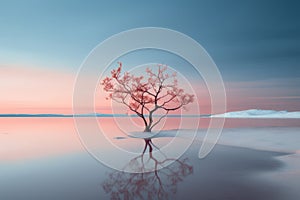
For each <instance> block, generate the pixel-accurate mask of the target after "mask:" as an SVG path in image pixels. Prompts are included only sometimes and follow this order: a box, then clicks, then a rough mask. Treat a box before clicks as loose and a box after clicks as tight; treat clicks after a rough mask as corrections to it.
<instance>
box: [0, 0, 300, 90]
mask: <svg viewBox="0 0 300 200" xmlns="http://www.w3.org/2000/svg"><path fill="white" fill-rule="evenodd" d="M0 5H1V6H0V31H1V32H0V60H1V63H0V64H1V65H7V64H16V65H24V67H25V66H28V65H29V66H31V65H33V66H39V67H40V68H49V69H62V70H65V71H69V72H71V73H74V74H75V73H76V71H77V70H78V69H79V66H80V64H81V63H82V61H83V60H84V58H85V57H86V56H87V55H88V53H89V52H90V51H91V50H92V49H93V48H94V47H95V46H96V45H97V44H99V43H100V42H101V41H103V40H104V39H106V38H108V37H109V36H111V35H113V34H116V33H119V32H121V31H125V30H128V29H131V28H137V27H145V26H157V27H165V28H170V29H174V30H177V31H180V32H182V33H184V34H187V35H189V36H190V37H192V38H193V39H195V40H196V41H198V42H199V43H200V44H201V45H202V46H203V47H204V48H205V49H206V50H207V51H208V53H209V54H210V55H211V57H212V58H213V59H214V61H215V62H216V64H217V66H218V67H219V70H220V71H221V74H222V76H223V78H224V80H225V81H226V82H240V81H243V82H244V81H249V82H252V83H253V82H256V81H268V80H277V82H276V83H277V84H280V88H281V90H282V91H281V92H280V93H278V95H280V96H300V91H299V89H297V88H299V87H298V86H299V83H300V81H299V77H300V76H299V75H300V66H299V63H300V12H299V7H300V2H299V1H289V0H288V1H271V0H270V1H259V0H253V1H230V0H229V1H214V0H212V1H208V0H207V1H200V0H199V1H66V0H65V1H64V0H62V1H58V0H53V1H32V0H28V1H13V0H12V1H5V0H4V1H3V0H2V1H0ZM278 80H280V81H279V83H278ZM291 87H293V88H294V89H293V90H289V91H290V92H283V90H285V89H290V88H291ZM270 95H271V94H270ZM272 95H273V96H274V95H276V93H273V94H272ZM272 95H271V96H272Z"/></svg>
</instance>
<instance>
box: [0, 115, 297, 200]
mask: <svg viewBox="0 0 300 200" xmlns="http://www.w3.org/2000/svg"><path fill="white" fill-rule="evenodd" d="M98 120H99V121H101V122H100V123H101V126H102V129H104V130H105V131H106V132H107V133H108V134H107V137H108V139H109V140H111V141H112V142H113V143H114V145H117V146H118V147H119V148H123V149H125V150H130V151H134V152H136V153H137V154H140V153H141V152H142V150H143V147H144V141H143V140H141V139H122V140H120V139H115V138H116V137H123V136H124V133H122V131H121V130H119V128H118V127H117V126H114V122H113V119H111V118H101V119H98ZM118 120H120V119H118ZM189 120H191V122H188V121H187V123H185V124H184V125H182V126H179V123H178V119H170V120H169V121H167V122H166V124H165V126H164V127H162V128H163V129H167V130H170V129H178V128H180V129H190V128H191V125H190V123H191V124H193V120H194V119H189ZM299 122H300V120H296V119H289V120H280V119H275V120H274V119H251V120H249V119H248V120H247V119H239V120H237V119H228V120H226V123H225V129H224V131H223V133H222V135H221V138H220V140H219V144H225V145H226V146H223V145H217V147H216V148H215V149H214V150H213V151H212V152H211V154H209V156H207V157H206V158H205V159H202V160H200V159H198V151H199V147H200V145H201V140H202V138H203V130H205V128H206V127H207V125H208V123H209V119H201V120H200V126H199V127H200V128H201V130H200V131H199V132H198V136H197V140H195V141H194V143H193V144H192V146H191V147H190V148H189V149H188V150H187V151H186V152H185V154H184V155H183V156H182V157H180V159H179V160H178V161H173V164H171V165H169V166H168V167H167V168H164V169H162V170H159V171H158V175H156V174H155V173H154V172H150V173H144V174H130V173H122V172H118V171H116V170H113V169H110V168H108V167H106V166H104V165H103V164H101V163H100V162H98V161H97V160H95V159H94V158H93V157H91V155H90V154H88V153H87V152H86V151H85V149H84V148H83V147H82V144H81V142H80V140H79V137H78V135H77V133H76V129H75V126H74V121H73V119H71V118H0V124H1V126H0V147H1V151H0V199H9V200H11V199H110V198H113V197H117V195H120V197H122V199H123V198H124V197H126V196H128V197H132V195H133V196H134V197H135V198H137V199H139V197H146V199H147V198H148V197H150V196H147V195H153V196H151V197H153V198H154V199H157V198H161V199H167V198H171V199H182V198H188V199H199V198H200V197H201V198H203V199H226V198H229V199H298V198H297V197H299V196H300V195H299V193H298V192H297V191H295V189H294V188H293V186H292V185H295V183H297V184H299V180H300V173H299V170H298V169H299V167H300V164H299V162H296V161H297V160H298V157H297V156H296V155H298V154H288V155H287V154H286V153H287V152H288V153H290V152H297V151H298V148H297V141H299V138H300V136H299V135H298V134H297V133H298V132H300V131H299V130H300V123H299ZM89 123H90V122H89V120H88V119H87V121H86V124H87V127H89ZM136 123H137V125H138V123H139V122H136ZM140 130H141V127H139V126H137V128H136V131H140ZM131 131H134V130H133V129H132V130H131ZM187 133H188V131H187ZM125 136H126V135H125ZM171 140H172V138H171V137H165V138H156V139H154V140H153V143H155V145H157V146H159V147H162V146H164V145H166V144H168V143H169V142H170V141H171ZM182 140H183V141H184V140H185V139H184V138H183V139H182ZM96 144H99V147H97V148H99V149H102V150H103V151H106V152H108V156H110V157H111V159H120V160H121V159H122V158H118V155H110V154H109V152H110V149H109V148H110V147H107V146H101V141H99V143H96ZM177 145H180V143H178V144H177ZM228 145H230V146H236V147H230V146H228ZM240 147H247V148H248V149H245V148H240ZM249 148H250V149H249ZM254 149H256V150H254ZM262 150H263V151H262ZM266 150H268V151H266ZM147 156H148V154H146V155H145V160H147V159H148V158H149V157H147ZM293 157H294V159H293ZM123 159H124V158H123ZM138 159H140V158H138ZM160 159H162V158H160ZM169 159H173V158H169ZM130 161H132V159H128V160H127V162H126V159H124V160H122V162H123V164H124V167H132V166H130V165H129V163H130ZM135 161H136V160H135ZM139 161H140V160H139ZM160 161H161V160H160ZM179 161H180V162H183V164H182V163H180V162H179ZM120 162H121V161H120ZM151 162H153V159H152V160H151ZM132 163H133V162H131V164H132ZM138 165H140V163H134V166H138ZM149 165H151V163H150V164H149ZM278 171H279V172H280V175H278ZM276 174H277V175H276ZM290 174H293V175H292V176H291V175H290ZM295 177H299V178H298V179H297V178H295ZM280 180H284V181H280ZM117 183H118V184H117ZM262 188H264V189H262ZM117 191H122V192H121V193H120V192H119V193H118V192H117ZM155 191H156V192H155ZM139 193H140V194H139ZM158 194H159V196H157V195H158ZM139 195H141V196H139ZM130 199H131V198H130Z"/></svg>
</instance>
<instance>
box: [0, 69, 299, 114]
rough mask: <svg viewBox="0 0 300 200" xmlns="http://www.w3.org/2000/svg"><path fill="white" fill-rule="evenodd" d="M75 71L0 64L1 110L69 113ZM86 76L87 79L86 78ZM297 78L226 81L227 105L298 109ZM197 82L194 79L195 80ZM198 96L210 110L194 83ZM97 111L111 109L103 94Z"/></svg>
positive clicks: (203, 109)
mask: <svg viewBox="0 0 300 200" xmlns="http://www.w3.org/2000/svg"><path fill="white" fill-rule="evenodd" d="M75 77H76V74H75V73H73V72H69V71H66V70H59V69H56V70H54V69H53V70H50V69H47V68H42V67H34V66H25V67H24V66H18V65H1V66H0V93H1V98H0V110H1V111H0V113H66V114H70V113H72V91H73V83H74V81H75ZM87 80H88V79H87ZM297 81H298V82H299V80H298V79H296V80H284V79H273V80H265V81H256V82H225V86H226V92H227V101H228V104H227V109H228V110H230V111H232V110H243V109H251V108H259V109H275V110H297V108H299V99H300V97H299V96H296V95H293V94H297V93H298V90H299V89H298V88H295V87H290V86H291V85H297V83H296V84H295V82H297ZM194 85H196V83H194ZM194 88H195V89H196V90H197V91H198V92H199V95H200V96H201V99H200V100H199V101H198V102H199V105H200V109H201V113H209V112H210V108H209V107H210V100H209V95H208V93H207V90H206V89H205V87H204V86H200V85H199V84H198V85H197V86H195V87H194ZM96 96H97V98H98V100H97V103H96V105H97V108H96V111H97V112H101V113H110V106H109V104H110V102H109V101H106V100H105V98H104V97H105V96H106V94H97V95H96Z"/></svg>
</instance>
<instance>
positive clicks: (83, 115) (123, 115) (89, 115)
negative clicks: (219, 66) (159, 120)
mask: <svg viewBox="0 0 300 200" xmlns="http://www.w3.org/2000/svg"><path fill="white" fill-rule="evenodd" d="M144 116H149V115H144ZM161 116H163V115H153V117H161ZM210 116H211V114H201V115H196V114H185V115H180V114H170V115H168V117H173V118H175V117H210ZM0 117H66V118H70V117H139V116H138V115H135V114H131V115H127V114H120V113H118V114H106V113H84V114H55V113H38V114H32V113H16V114H13V113H8V114H0Z"/></svg>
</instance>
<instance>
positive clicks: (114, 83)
mask: <svg viewBox="0 0 300 200" xmlns="http://www.w3.org/2000/svg"><path fill="white" fill-rule="evenodd" d="M118 64H119V67H118V68H117V69H115V70H112V71H111V76H110V77H105V78H104V79H103V80H102V82H101V85H103V88H104V91H106V92H108V93H109V97H108V98H107V99H112V100H114V101H116V102H118V103H122V104H124V105H126V106H127V107H128V108H129V110H131V111H132V112H134V113H135V114H137V116H139V117H140V118H142V120H143V122H144V126H145V130H144V132H151V130H152V129H153V127H155V126H156V125H157V124H159V122H160V121H161V120H162V119H163V118H164V117H166V116H167V115H168V114H169V112H170V111H175V110H178V109H180V108H181V107H183V108H185V106H186V105H188V104H189V103H192V102H193V101H194V95H192V94H188V93H186V92H185V91H184V89H183V88H180V87H179V86H178V80H177V75H176V73H173V74H171V75H170V74H168V73H167V66H165V65H158V70H157V72H156V73H155V72H153V71H152V70H151V69H149V68H147V69H146V73H145V75H146V76H135V75H133V74H130V73H129V72H125V73H124V74H122V75H121V70H122V63H120V62H119V63H118ZM159 111H162V112H163V114H162V115H161V116H160V117H159V118H158V119H157V120H154V117H153V116H154V114H155V112H159Z"/></svg>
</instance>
